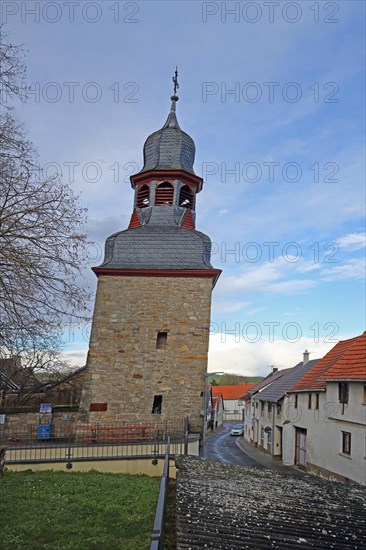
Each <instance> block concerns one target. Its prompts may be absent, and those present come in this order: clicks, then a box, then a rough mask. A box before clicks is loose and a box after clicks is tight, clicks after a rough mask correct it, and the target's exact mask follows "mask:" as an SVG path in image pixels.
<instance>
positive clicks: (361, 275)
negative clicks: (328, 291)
mask: <svg viewBox="0 0 366 550" xmlns="http://www.w3.org/2000/svg"><path fill="white" fill-rule="evenodd" d="M365 271H366V265H365V260H363V259H362V260H357V259H353V260H350V261H349V262H347V263H345V264H343V265H337V266H336V267H332V268H331V269H326V270H324V271H323V275H324V276H323V280H324V281H335V280H338V279H345V280H347V279H360V280H363V279H365Z"/></svg>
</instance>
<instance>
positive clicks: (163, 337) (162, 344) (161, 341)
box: [156, 332, 168, 349]
mask: <svg viewBox="0 0 366 550" xmlns="http://www.w3.org/2000/svg"><path fill="white" fill-rule="evenodd" d="M167 340H168V333H167V332H158V335H157V337H156V349H166V343H167Z"/></svg>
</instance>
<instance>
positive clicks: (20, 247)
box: [0, 30, 89, 370]
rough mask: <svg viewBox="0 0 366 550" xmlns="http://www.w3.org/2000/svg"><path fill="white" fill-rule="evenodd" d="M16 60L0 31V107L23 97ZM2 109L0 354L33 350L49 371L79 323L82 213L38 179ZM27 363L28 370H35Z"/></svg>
mask: <svg viewBox="0 0 366 550" xmlns="http://www.w3.org/2000/svg"><path fill="white" fill-rule="evenodd" d="M23 54H24V50H23V48H22V47H21V46H13V45H11V44H10V43H9V39H8V37H7V36H6V35H4V33H2V32H1V30H0V86H1V103H2V105H1V107H4V104H3V102H6V101H7V100H8V99H9V97H10V98H11V97H12V98H16V97H18V98H19V97H21V94H22V92H23V90H24V85H23V82H24V75H25V66H24V63H23ZM4 98H5V99H4ZM6 107H7V108H5V109H3V108H2V109H1V114H0V353H1V352H2V353H3V354H7V355H9V354H15V355H19V354H23V355H24V356H27V354H28V355H29V353H32V354H33V356H34V357H35V356H36V355H34V354H36V351H37V349H39V350H40V351H41V350H42V356H43V358H44V361H43V364H44V366H47V368H51V363H52V362H51V363H50V357H53V358H54V359H55V358H56V356H57V360H59V357H58V355H57V353H56V354H55V352H56V351H57V349H56V348H55V341H56V340H57V341H59V336H60V334H61V332H62V330H63V327H64V326H65V324H66V323H69V322H74V321H75V319H79V320H82V319H85V318H86V312H87V300H88V298H89V293H88V292H87V290H86V289H85V288H84V281H83V280H82V277H81V274H82V271H83V268H84V267H85V263H86V260H85V258H86V255H85V254H84V248H85V244H86V235H85V232H84V226H85V221H86V211H85V209H84V208H82V207H81V205H80V203H79V198H78V197H77V196H75V194H74V193H73V191H72V189H71V188H70V187H69V186H68V185H67V184H65V183H62V182H61V181H60V180H59V179H57V178H56V177H45V176H44V174H43V173H42V170H40V169H39V165H38V162H37V152H36V149H35V147H34V146H33V144H32V142H31V141H30V140H29V138H28V136H27V133H26V131H25V129H24V127H23V126H22V125H21V124H20V123H18V122H17V121H16V119H15V117H14V116H13V111H12V109H11V108H9V107H8V106H6ZM52 131H53V132H54V130H52ZM55 338H56V340H55ZM48 346H49V353H48V355H47V350H48ZM40 356H41V355H39V357H40ZM35 364H36V367H34V370H37V369H38V370H39V369H40V368H41V367H42V365H41V362H40V361H36V362H35ZM52 364H53V365H54V364H56V362H55V361H53V363H52Z"/></svg>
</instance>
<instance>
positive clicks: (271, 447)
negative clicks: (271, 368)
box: [253, 351, 318, 458]
mask: <svg viewBox="0 0 366 550" xmlns="http://www.w3.org/2000/svg"><path fill="white" fill-rule="evenodd" d="M317 362H318V359H314V360H312V361H309V353H308V352H307V351H305V353H304V356H303V361H301V362H300V363H298V364H297V365H295V366H294V367H292V368H290V369H285V370H284V371H280V372H282V376H279V377H278V378H277V379H276V380H273V381H272V382H271V383H270V384H268V385H267V386H266V387H265V388H263V389H262V390H261V391H259V392H258V393H256V394H255V395H254V397H253V404H254V411H255V418H256V422H257V425H258V426H257V434H258V435H259V441H258V446H259V448H260V449H261V450H263V451H265V452H268V453H270V454H271V455H273V456H275V457H278V458H282V449H283V447H286V438H287V432H288V430H289V428H291V426H289V424H290V421H291V418H292V415H291V413H292V411H291V408H290V401H289V396H288V394H287V391H288V390H289V389H290V388H291V387H292V386H293V385H294V384H295V383H296V382H298V381H299V380H301V379H302V378H303V376H304V375H305V374H306V373H307V372H308V371H309V370H310V369H311V368H313V367H314V366H315V365H316V364H317Z"/></svg>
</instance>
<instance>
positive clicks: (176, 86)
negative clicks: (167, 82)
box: [172, 67, 179, 95]
mask: <svg viewBox="0 0 366 550" xmlns="http://www.w3.org/2000/svg"><path fill="white" fill-rule="evenodd" d="M172 80H173V82H174V95H177V90H178V88H179V84H178V67H175V73H174V76H173V78H172Z"/></svg>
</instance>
